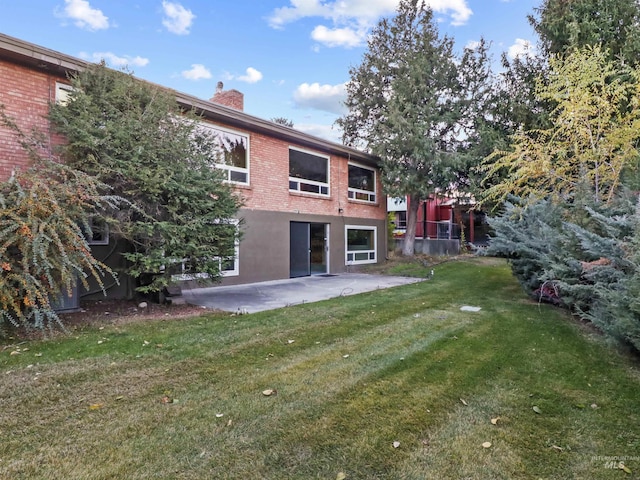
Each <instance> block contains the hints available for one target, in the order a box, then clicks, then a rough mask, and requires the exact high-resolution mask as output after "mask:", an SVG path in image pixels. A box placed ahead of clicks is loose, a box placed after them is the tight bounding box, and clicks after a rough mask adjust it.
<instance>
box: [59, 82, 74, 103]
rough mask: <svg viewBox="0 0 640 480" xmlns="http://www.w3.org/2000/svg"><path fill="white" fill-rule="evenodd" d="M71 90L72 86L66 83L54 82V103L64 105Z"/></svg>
mask: <svg viewBox="0 0 640 480" xmlns="http://www.w3.org/2000/svg"><path fill="white" fill-rule="evenodd" d="M72 91H73V87H72V86H71V85H69V84H68V83H61V82H56V99H55V100H56V103H57V104H59V105H66V104H67V102H68V101H69V93H71V92H72Z"/></svg>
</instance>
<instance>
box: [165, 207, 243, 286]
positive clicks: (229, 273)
mask: <svg viewBox="0 0 640 480" xmlns="http://www.w3.org/2000/svg"><path fill="white" fill-rule="evenodd" d="M228 222H229V223H230V224H232V225H235V226H236V228H237V227H238V225H239V224H240V222H239V221H238V220H236V219H233V220H229V221H228ZM216 223H222V222H216ZM185 261H186V260H182V262H181V270H182V271H183V272H184V269H185ZM218 262H219V265H220V275H221V276H222V277H237V276H238V275H240V241H239V240H238V238H236V242H235V246H234V250H233V269H232V270H222V259H221V258H218ZM197 278H210V275H209V274H208V273H176V274H173V275H171V279H172V280H174V281H186V280H195V279H197Z"/></svg>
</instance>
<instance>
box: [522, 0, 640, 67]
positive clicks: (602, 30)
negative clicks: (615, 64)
mask: <svg viewBox="0 0 640 480" xmlns="http://www.w3.org/2000/svg"><path fill="white" fill-rule="evenodd" d="M535 11H536V13H537V16H534V15H531V16H529V22H530V23H531V25H532V26H533V28H534V29H535V31H536V33H537V34H538V35H539V37H540V47H541V49H542V54H543V55H544V56H545V57H547V58H548V57H551V56H553V55H558V54H561V55H564V54H565V53H568V52H569V51H570V50H572V49H580V48H582V47H584V46H586V45H590V46H596V45H599V46H601V47H602V49H603V50H606V51H607V52H608V58H607V59H608V60H609V61H620V62H622V63H624V64H627V65H630V66H635V65H637V64H638V61H639V59H640V5H639V4H638V2H637V1H636V0H571V1H568V0H544V1H543V2H542V5H541V6H540V7H539V8H537V9H535Z"/></svg>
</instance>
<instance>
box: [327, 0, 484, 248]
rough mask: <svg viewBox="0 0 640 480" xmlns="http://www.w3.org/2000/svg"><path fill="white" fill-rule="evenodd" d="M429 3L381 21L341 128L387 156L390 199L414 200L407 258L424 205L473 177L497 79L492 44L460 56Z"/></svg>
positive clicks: (415, 3)
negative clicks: (479, 120) (478, 132)
mask: <svg viewBox="0 0 640 480" xmlns="http://www.w3.org/2000/svg"><path fill="white" fill-rule="evenodd" d="M427 4H428V2H426V1H424V0H402V1H401V2H400V4H399V6H398V10H397V13H396V15H395V16H394V17H393V18H391V19H383V20H381V21H380V22H379V23H378V25H377V27H376V28H375V29H374V30H373V32H372V34H371V36H370V40H369V43H368V51H367V52H366V53H365V55H364V58H363V61H362V63H361V64H360V65H359V66H357V67H354V68H352V69H351V70H350V75H351V80H350V82H349V83H348V84H347V100H346V106H347V108H348V109H349V112H348V113H347V114H346V115H345V116H343V117H342V118H340V119H339V120H338V122H337V123H338V124H339V125H340V126H341V127H342V129H343V140H344V142H345V143H346V144H348V145H352V146H356V147H361V148H366V149H367V150H369V151H370V152H371V153H373V154H375V155H378V156H379V157H380V158H381V163H382V182H383V186H384V188H385V191H386V193H387V194H388V195H390V196H392V197H405V196H406V197H408V199H409V210H408V212H407V231H406V235H405V244H404V249H403V253H404V254H405V255H412V254H413V248H414V240H415V228H416V220H417V210H418V207H419V205H420V202H421V201H422V200H425V199H427V198H429V196H431V195H436V194H444V193H445V192H447V191H448V190H449V189H451V188H452V187H454V188H455V187H458V186H459V184H463V183H464V182H461V181H460V180H461V179H463V180H466V178H467V177H468V172H469V170H470V168H469V165H468V164H467V162H468V161H470V159H472V158H475V157H474V156H473V155H468V154H467V153H469V150H468V148H467V147H468V146H469V144H470V143H473V142H472V141H471V139H472V136H473V134H474V132H472V131H471V130H470V129H472V128H473V127H474V126H475V123H474V120H473V119H474V117H475V114H477V113H478V112H482V111H483V110H482V109H481V108H477V107H476V105H477V104H478V102H480V101H481V99H482V98H484V96H485V94H486V89H487V82H488V81H489V78H490V76H489V74H488V61H487V57H486V51H487V47H486V45H485V44H484V43H481V44H480V46H478V47H477V48H476V49H474V50H469V49H468V50H466V51H465V53H464V54H463V55H462V56H461V57H460V58H458V57H457V56H456V55H455V54H454V52H453V41H452V39H450V38H448V37H446V36H444V37H441V36H440V35H439V33H438V29H437V25H436V22H435V20H434V18H433V13H432V11H431V9H430V8H428V6H427ZM457 183H458V185H457Z"/></svg>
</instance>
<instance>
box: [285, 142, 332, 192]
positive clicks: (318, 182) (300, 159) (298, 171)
mask: <svg viewBox="0 0 640 480" xmlns="http://www.w3.org/2000/svg"><path fill="white" fill-rule="evenodd" d="M289 190H292V191H297V192H306V193H317V194H319V195H329V157H324V156H320V155H317V154H314V153H311V152H305V151H303V150H297V149H295V148H289Z"/></svg>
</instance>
